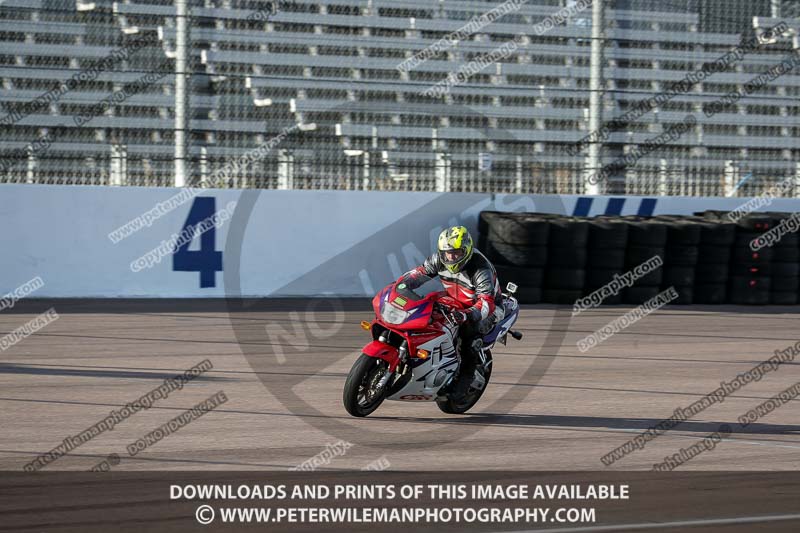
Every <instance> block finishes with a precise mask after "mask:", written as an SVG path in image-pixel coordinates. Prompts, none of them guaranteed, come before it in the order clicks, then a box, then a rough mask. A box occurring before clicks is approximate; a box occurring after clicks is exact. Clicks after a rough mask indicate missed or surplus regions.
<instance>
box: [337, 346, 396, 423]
mask: <svg viewBox="0 0 800 533" xmlns="http://www.w3.org/2000/svg"><path fill="white" fill-rule="evenodd" d="M388 371H389V364H388V363H387V362H386V361H384V360H383V359H377V358H375V357H370V356H368V355H366V354H363V353H362V354H361V356H359V358H358V359H356V362H355V363H353V367H352V368H351V369H350V373H349V374H348V375H347V381H345V383H344V392H343V393H342V401H343V403H344V408H345V409H347V412H348V413H350V414H351V415H352V416H357V417H364V416H368V415H370V414H372V412H373V411H375V409H377V408H378V407H380V405H381V404H382V403H383V400H385V399H386V390H387V388H388V387H384V389H383V390H382V391H378V392H375V391H374V390H373V389H374V387H375V385H376V384H377V383H378V381H380V379H381V377H382V376H383V375H384V373H385V372H388Z"/></svg>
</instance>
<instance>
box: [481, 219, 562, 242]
mask: <svg viewBox="0 0 800 533" xmlns="http://www.w3.org/2000/svg"><path fill="white" fill-rule="evenodd" d="M549 235H550V224H549V223H548V221H547V219H546V218H543V217H540V216H533V215H519V216H498V217H495V218H494V219H493V220H491V222H490V223H489V240H490V241H494V242H497V243H503V244H513V245H518V246H547V239H548V236H549Z"/></svg>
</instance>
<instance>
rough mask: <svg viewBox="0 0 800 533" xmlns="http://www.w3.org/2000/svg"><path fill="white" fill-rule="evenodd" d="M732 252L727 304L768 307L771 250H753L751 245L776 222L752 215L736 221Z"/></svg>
mask: <svg viewBox="0 0 800 533" xmlns="http://www.w3.org/2000/svg"><path fill="white" fill-rule="evenodd" d="M736 226H737V227H736V238H735V241H734V245H733V250H732V252H731V260H730V272H729V276H728V301H729V302H730V303H733V304H740V305H766V304H768V303H769V302H770V292H771V287H772V277H771V274H772V255H773V249H772V248H761V249H760V250H753V249H752V248H751V242H753V241H754V240H755V239H757V238H758V237H760V236H761V234H762V233H764V232H765V231H769V229H771V228H772V226H773V219H772V218H771V217H768V216H764V215H761V214H759V215H751V216H747V217H744V218H742V219H740V220H739V221H737V222H736Z"/></svg>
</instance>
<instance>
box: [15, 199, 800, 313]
mask: <svg viewBox="0 0 800 533" xmlns="http://www.w3.org/2000/svg"><path fill="white" fill-rule="evenodd" d="M181 194H182V195H183V196H181V197H178V199H177V200H176V201H174V202H173V203H172V204H171V205H170V206H167V205H166V204H164V202H167V201H168V200H169V199H170V198H171V197H175V196H176V195H181ZM746 200H747V199H745V198H680V197H662V198H649V199H648V198H642V197H633V196H629V197H620V198H608V197H594V198H589V197H583V198H581V197H577V196H544V195H531V196H517V195H495V196H491V195H486V194H466V193H446V194H445V193H400V192H398V193H393V192H362V191H274V190H264V191H258V190H245V191H241V190H215V189H208V190H203V191H196V193H192V192H191V191H189V190H180V189H167V188H133V187H130V188H128V187H125V188H108V187H80V186H44V185H0V224H2V228H3V231H2V232H1V233H0V250H2V254H1V255H0V295H2V294H6V293H8V292H11V291H13V290H15V289H16V288H17V287H19V286H20V285H22V284H23V283H25V282H27V281H29V280H31V279H32V278H35V277H36V276H39V277H40V278H41V279H42V281H43V282H44V285H43V286H42V287H41V288H39V289H37V290H36V291H35V292H34V293H33V294H32V295H31V296H37V297H164V298H166V297H170V298H175V297H221V296H226V295H227V296H310V295H326V294H327V295H341V296H365V295H370V296H371V295H372V294H373V293H374V291H376V290H377V289H379V288H380V287H382V286H383V285H385V284H386V283H388V282H389V281H390V280H391V279H394V278H396V277H397V276H399V275H400V274H401V273H402V272H404V271H406V270H408V269H409V268H411V267H412V266H415V265H417V264H419V263H420V262H421V261H422V260H423V259H424V256H425V255H427V254H428V253H430V250H431V249H432V246H433V244H434V240H435V237H436V235H437V234H438V232H439V231H440V230H441V229H443V228H444V227H446V226H448V225H452V224H456V223H461V224H465V225H467V226H468V227H469V228H470V229H472V230H475V228H476V224H477V217H478V214H479V213H480V212H481V211H483V210H486V209H490V210H499V211H541V212H549V213H562V214H573V213H576V212H578V213H580V214H588V215H590V216H591V215H597V214H602V213H606V212H608V213H609V214H611V213H617V214H635V213H638V212H643V213H645V214H690V213H692V212H694V211H699V210H703V209H733V208H735V207H737V206H738V205H741V204H742V203H744V202H745V201H746ZM212 202H213V207H212V205H211V204H212ZM231 202H235V204H233V203H231ZM159 203H162V206H163V207H164V209H161V210H159V208H157V207H156V206H158V205H159ZM228 207H230V208H231V210H230V213H231V217H230V218H229V219H226V220H225V219H223V216H222V210H225V209H226V208H228ZM765 209H767V208H765ZM768 209H771V210H785V211H793V210H800V200H793V199H786V200H784V199H779V200H775V201H774V202H773V204H772V205H771V206H770V207H769V208H768ZM192 210H193V211H192ZM148 212H149V213H150V215H149V218H148V222H149V223H148V224H146V225H144V226H143V227H141V228H140V229H138V230H137V231H134V232H132V233H131V234H130V235H128V236H127V237H125V238H122V239H121V240H118V242H114V239H112V238H110V237H109V234H110V233H111V232H113V231H114V230H116V229H117V228H119V227H120V226H122V225H123V224H126V223H128V222H129V221H131V220H134V219H136V217H140V216H142V215H144V214H145V213H148ZM190 212H191V214H193V215H195V216H194V218H195V219H196V220H194V222H199V221H200V220H201V219H204V218H207V217H208V216H209V215H211V214H212V213H214V212H217V213H218V214H219V217H218V218H217V222H218V225H219V227H218V228H216V229H215V230H214V231H213V232H212V231H207V232H205V233H204V234H203V237H200V236H198V237H197V238H195V239H194V240H193V241H192V243H191V244H190V245H189V248H188V250H187V251H189V252H192V251H197V250H199V249H200V242H201V240H202V239H203V238H204V239H205V243H204V246H203V249H204V250H205V252H206V253H205V254H200V253H196V254H194V255H191V254H186V253H185V252H182V253H179V254H177V256H178V257H176V254H174V253H173V248H174V247H173V246H171V245H170V244H168V241H169V240H170V239H171V238H173V236H174V237H177V236H178V234H180V232H181V230H182V229H183V228H184V224H185V223H187V221H188V222H192V221H191V220H188V219H187V217H189V215H190ZM141 220H143V219H141ZM117 237H118V235H117ZM212 237H213V242H211V240H212ZM115 239H116V237H115ZM159 246H161V248H162V251H164V252H166V253H164V254H163V256H161V255H160V253H159V252H155V253H151V255H150V259H149V260H148V259H139V258H141V257H143V256H145V254H148V252H151V251H152V250H154V249H155V248H156V247H159ZM215 252H217V253H215ZM219 254H221V265H220V266H221V268H222V270H221V271H216V268H217V265H214V262H215V260H219V257H220V256H219ZM159 257H160V261H158V262H156V261H155V259H156V258H159ZM137 260H138V262H137ZM182 261H184V262H187V261H188V263H189V268H195V269H197V270H190V271H186V270H183V271H182V270H181V269H180V267H181V262H182ZM148 263H149V265H150V266H148ZM184 266H185V265H184ZM200 270H204V271H206V273H205V274H204V275H203V274H201V273H200ZM203 277H205V278H206V279H205V283H203V282H202V278H203ZM203 285H206V286H203Z"/></svg>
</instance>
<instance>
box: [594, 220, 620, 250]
mask: <svg viewBox="0 0 800 533" xmlns="http://www.w3.org/2000/svg"><path fill="white" fill-rule="evenodd" d="M628 227H629V224H625V223H624V222H622V221H613V220H590V221H589V248H594V249H601V250H605V249H609V248H620V249H624V248H625V247H626V246H627V245H628Z"/></svg>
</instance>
